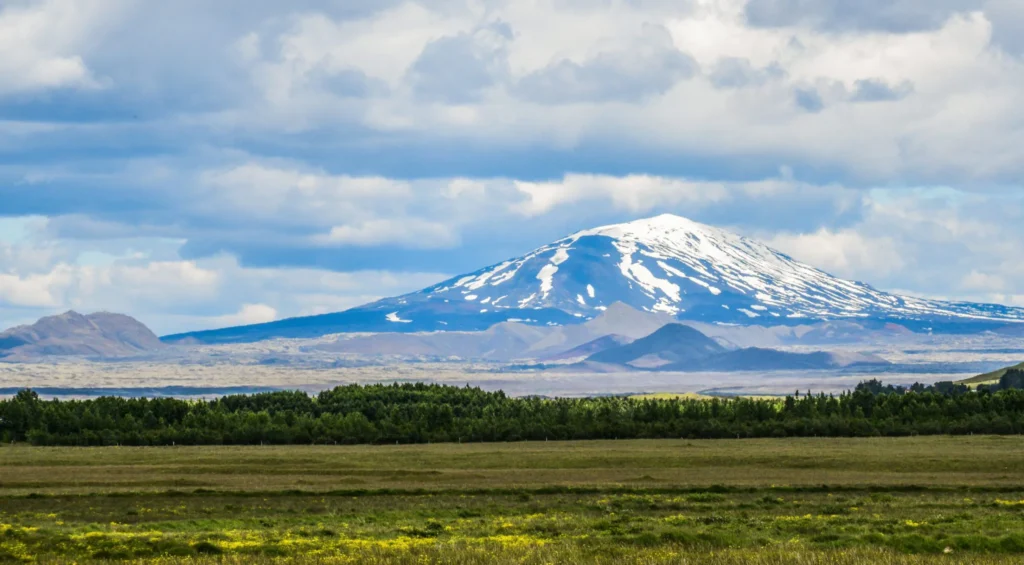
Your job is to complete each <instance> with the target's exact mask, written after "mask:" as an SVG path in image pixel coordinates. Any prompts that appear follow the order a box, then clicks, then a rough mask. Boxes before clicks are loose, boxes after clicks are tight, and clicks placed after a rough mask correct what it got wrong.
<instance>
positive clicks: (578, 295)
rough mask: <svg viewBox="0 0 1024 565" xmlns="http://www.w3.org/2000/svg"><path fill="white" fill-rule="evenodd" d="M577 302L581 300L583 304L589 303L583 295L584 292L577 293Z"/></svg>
mask: <svg viewBox="0 0 1024 565" xmlns="http://www.w3.org/2000/svg"><path fill="white" fill-rule="evenodd" d="M576 302H579V303H580V304H581V305H583V306H586V305H587V301H586V300H583V295H582V294H577V295H576Z"/></svg>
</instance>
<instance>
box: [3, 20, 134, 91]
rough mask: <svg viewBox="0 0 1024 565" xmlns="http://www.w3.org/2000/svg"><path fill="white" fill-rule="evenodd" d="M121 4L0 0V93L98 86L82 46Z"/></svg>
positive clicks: (85, 45) (98, 80) (85, 44)
mask: <svg viewBox="0 0 1024 565" xmlns="http://www.w3.org/2000/svg"><path fill="white" fill-rule="evenodd" d="M122 4H123V2H121V1H119V0H45V1H41V2H17V1H16V2H7V3H5V5H3V6H0V53H3V56H2V57H0V94H11V93H19V92H32V91H38V90H47V89H52V88H63V87H76V88H96V87H98V86H100V84H101V81H100V79H98V78H97V77H95V76H93V74H92V72H91V71H90V70H89V68H88V66H87V64H86V62H85V60H84V59H83V54H82V50H83V49H84V48H85V47H87V45H88V43H90V42H91V40H92V38H91V37H90V34H91V33H96V32H98V31H99V29H100V28H102V25H103V24H104V23H105V21H106V20H109V19H111V18H113V17H115V15H116V13H117V12H118V11H119V10H120V8H121V5H122Z"/></svg>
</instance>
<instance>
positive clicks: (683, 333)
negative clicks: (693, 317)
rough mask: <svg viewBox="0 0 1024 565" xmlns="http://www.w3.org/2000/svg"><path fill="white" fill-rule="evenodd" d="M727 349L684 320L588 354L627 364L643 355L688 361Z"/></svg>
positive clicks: (602, 360)
mask: <svg viewBox="0 0 1024 565" xmlns="http://www.w3.org/2000/svg"><path fill="white" fill-rule="evenodd" d="M724 351H725V348H724V347H722V346H721V345H719V344H718V342H716V341H715V340H713V339H711V338H709V337H708V336H706V335H704V334H702V333H700V332H699V331H697V330H695V329H693V328H691V327H690V326H684V325H682V324H666V325H665V326H663V327H662V328H661V329H659V330H658V331H656V332H654V333H652V334H651V335H649V336H647V337H643V338H640V339H638V340H636V341H634V342H633V343H629V344H626V345H622V346H619V347H613V348H611V349H608V350H605V351H602V352H600V353H596V354H594V355H591V356H590V357H588V358H587V361H593V362H595V363H613V364H617V365H626V364H628V363H631V362H633V361H637V360H638V359H641V358H647V359H653V358H656V359H658V360H660V361H662V362H664V363H668V364H676V363H688V362H693V361H696V360H699V359H704V358H706V357H710V356H712V355H716V354H718V353H722V352H724Z"/></svg>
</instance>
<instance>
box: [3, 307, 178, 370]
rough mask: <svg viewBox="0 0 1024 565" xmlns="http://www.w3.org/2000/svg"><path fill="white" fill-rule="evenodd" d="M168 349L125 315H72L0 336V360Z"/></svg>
mask: <svg viewBox="0 0 1024 565" xmlns="http://www.w3.org/2000/svg"><path fill="white" fill-rule="evenodd" d="M161 347H164V344H163V343H162V342H161V341H160V339H159V338H157V336H156V334H154V333H153V332H151V331H150V330H149V328H147V327H146V326H144V325H143V324H142V323H140V322H139V321H138V320H136V319H134V318H132V317H130V316H125V315H123V314H112V313H110V312H97V313H95V314H90V315H88V316H83V315H82V314H79V313H78V312H74V311H69V312H65V313H64V314H60V315H57V316H49V317H46V318H42V319H40V320H39V321H38V322H36V323H34V324H32V325H29V326H18V327H15V328H11V329H9V330H7V331H4V332H2V333H0V359H2V360H4V361H17V360H26V359H34V358H39V357H46V356H55V355H56V356H59V355H76V356H88V357H122V356H127V355H135V354H138V353H142V352H145V351H151V350H154V349H159V348H161Z"/></svg>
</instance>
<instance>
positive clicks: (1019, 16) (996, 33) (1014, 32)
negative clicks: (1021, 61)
mask: <svg viewBox="0 0 1024 565" xmlns="http://www.w3.org/2000/svg"><path fill="white" fill-rule="evenodd" d="M985 15H986V16H987V17H988V20H989V21H990V22H992V43H993V44H994V45H996V46H997V47H1000V48H1002V49H1003V50H1004V51H1006V52H1007V53H1010V54H1011V55H1016V56H1024V2H1021V1H1020V0H989V2H988V4H986V6H985Z"/></svg>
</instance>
